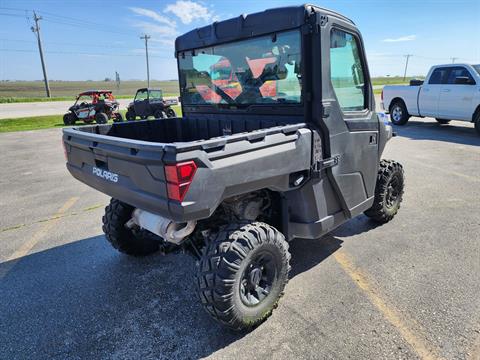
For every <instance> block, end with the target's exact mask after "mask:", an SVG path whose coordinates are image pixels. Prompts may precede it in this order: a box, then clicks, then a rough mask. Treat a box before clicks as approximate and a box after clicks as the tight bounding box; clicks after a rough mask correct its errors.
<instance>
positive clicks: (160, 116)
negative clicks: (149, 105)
mask: <svg viewBox="0 0 480 360" xmlns="http://www.w3.org/2000/svg"><path fill="white" fill-rule="evenodd" d="M153 116H154V117H155V119H164V118H166V117H167V115H166V114H165V113H164V112H163V111H162V110H157V111H155V113H154V114H153Z"/></svg>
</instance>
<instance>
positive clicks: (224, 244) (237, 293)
mask: <svg viewBox="0 0 480 360" xmlns="http://www.w3.org/2000/svg"><path fill="white" fill-rule="evenodd" d="M289 271H290V253H289V252H288V243H287V242H286V241H285V237H284V236H283V234H282V233H281V232H279V231H278V230H277V229H275V228H274V227H272V226H270V225H267V224H265V223H260V222H254V223H252V224H247V225H244V224H243V226H242V224H231V225H229V226H228V227H225V228H224V229H221V230H220V231H219V232H218V233H216V234H215V235H213V236H212V237H211V239H210V240H209V241H208V242H207V245H206V247H205V248H204V250H203V254H202V257H201V259H200V262H199V269H198V274H197V290H198V294H199V297H200V300H201V301H202V304H203V306H204V308H205V310H206V311H207V312H208V313H209V314H210V315H211V316H212V317H213V318H214V319H215V320H217V321H218V322H220V323H221V324H222V325H224V326H226V327H229V328H230V329H233V330H237V331H239V330H248V329H251V328H253V327H255V326H256V325H258V324H260V323H262V322H263V321H264V320H265V319H267V318H268V317H269V316H270V315H271V313H272V311H273V309H274V308H275V307H276V306H277V303H278V301H279V299H280V297H281V296H282V295H283V290H284V288H285V285H286V284H287V282H288V273H289Z"/></svg>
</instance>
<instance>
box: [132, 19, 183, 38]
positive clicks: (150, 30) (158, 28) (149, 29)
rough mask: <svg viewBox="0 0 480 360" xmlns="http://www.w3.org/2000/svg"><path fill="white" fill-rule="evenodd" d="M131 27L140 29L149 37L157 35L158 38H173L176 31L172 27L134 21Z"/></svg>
mask: <svg viewBox="0 0 480 360" xmlns="http://www.w3.org/2000/svg"><path fill="white" fill-rule="evenodd" d="M132 25H133V26H135V27H137V28H140V29H142V32H144V33H146V34H149V35H158V36H160V37H167V36H170V37H173V36H176V35H177V30H176V29H175V28H172V27H168V26H163V25H157V24H153V23H149V22H147V21H136V22H134V23H132Z"/></svg>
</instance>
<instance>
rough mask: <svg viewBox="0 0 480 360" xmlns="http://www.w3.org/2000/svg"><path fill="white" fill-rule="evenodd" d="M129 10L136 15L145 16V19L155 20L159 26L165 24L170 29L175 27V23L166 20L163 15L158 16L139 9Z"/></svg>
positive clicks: (149, 11)
mask: <svg viewBox="0 0 480 360" xmlns="http://www.w3.org/2000/svg"><path fill="white" fill-rule="evenodd" d="M129 9H130V10H131V11H133V12H134V13H135V14H137V15H140V16H145V17H147V18H150V19H152V20H155V21H156V22H158V23H160V24H165V25H168V26H170V27H176V26H177V23H176V22H175V21H173V20H170V19H169V18H167V17H165V16H163V15H160V14H159V13H157V12H156V11H153V10H149V9H144V8H139V7H130V8H129Z"/></svg>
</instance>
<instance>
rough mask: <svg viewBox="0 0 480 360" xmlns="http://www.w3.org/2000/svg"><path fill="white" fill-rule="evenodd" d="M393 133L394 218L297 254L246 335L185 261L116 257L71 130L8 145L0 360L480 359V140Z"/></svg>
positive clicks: (13, 137)
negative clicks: (73, 160)
mask: <svg viewBox="0 0 480 360" xmlns="http://www.w3.org/2000/svg"><path fill="white" fill-rule="evenodd" d="M396 131H398V134H399V136H398V137H396V138H394V139H393V140H392V141H391V143H389V145H388V148H387V150H386V153H385V155H384V157H386V158H393V159H396V160H398V161H401V162H402V163H403V164H404V167H405V172H406V181H407V182H406V186H407V188H406V193H405V198H404V202H403V204H402V208H401V210H400V212H399V214H398V216H397V217H396V218H395V219H394V220H393V221H391V222H390V223H388V224H386V225H383V226H378V227H376V226H375V225H373V224H372V223H371V222H370V221H369V220H368V219H367V218H366V217H365V216H359V217H357V218H355V219H353V220H351V221H350V222H349V223H347V224H345V225H344V226H342V227H341V228H339V229H337V230H336V231H335V232H333V233H332V234H330V235H328V236H325V237H323V238H322V239H318V240H301V239H297V240H295V241H294V242H293V243H292V244H291V252H292V273H291V280H290V282H289V284H288V285H287V288H286V292H285V296H284V297H283V298H282V300H281V302H280V304H279V306H278V308H277V309H276V310H275V311H274V313H273V315H272V317H271V318H270V319H268V321H267V322H265V323H264V324H262V325H261V326H259V327H258V328H257V329H255V330H253V331H252V332H250V333H248V334H235V333H231V332H229V331H225V330H224V329H223V328H221V327H220V326H218V325H217V324H216V323H214V322H213V321H212V320H211V319H210V318H209V317H208V315H207V314H206V313H205V312H204V311H203V309H202V307H201V306H200V304H199V303H198V301H197V299H196V296H195V293H194V286H193V276H194V273H195V263H194V261H193V260H192V258H190V257H189V256H187V255H183V254H169V255H166V256H162V255H160V254H158V255H154V256H151V257H147V258H143V259H135V258H133V259H132V258H129V257H127V256H124V255H121V254H119V253H117V252H116V251H115V250H113V249H112V248H111V247H110V246H109V245H108V244H107V242H106V240H105V238H104V236H103V234H102V231H101V227H100V224H101V216H102V214H103V207H104V206H105V205H106V204H107V202H108V198H107V197H106V196H104V195H102V194H100V193H98V192H96V191H94V190H92V189H90V188H88V187H87V186H85V185H83V184H81V183H79V182H77V181H76V180H74V179H73V178H72V177H71V176H70V175H69V174H68V173H67V171H66V169H65V166H64V158H63V151H62V149H61V146H60V136H61V133H60V130H58V129H49V130H39V131H29V132H22V133H5V134H0V144H1V146H2V148H3V149H8V151H2V153H1V155H0V168H1V169H2V176H1V178H0V185H1V186H0V207H1V209H2V216H1V218H0V244H1V246H0V262H1V263H0V294H1V299H2V300H1V301H0V358H1V359H25V358H29V359H65V358H69V359H91V358H95V359H97V358H98V359H131V358H142V359H185V358H200V357H202V358H203V357H207V358H214V359H231V358H238V359H243V358H248V359H261V358H276V359H292V358H299V359H300V358H305V359H313V358H316V359H318V358H327V359H346V358H350V359H399V358H402V359H416V358H422V359H440V358H445V359H470V360H473V359H479V358H480V311H479V309H480V296H479V295H480V281H479V276H480V241H479V235H478V234H479V233H480V220H479V214H480V201H479V199H480V186H479V185H480V167H479V166H478V165H479V163H480V137H478V136H477V135H476V133H475V130H474V129H473V126H472V125H471V124H466V123H461V122H455V121H454V122H452V123H451V125H448V126H439V125H438V124H436V122H435V121H434V120H432V119H426V120H420V119H415V118H413V119H411V121H410V122H409V124H408V125H407V126H405V127H401V128H397V129H396Z"/></svg>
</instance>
